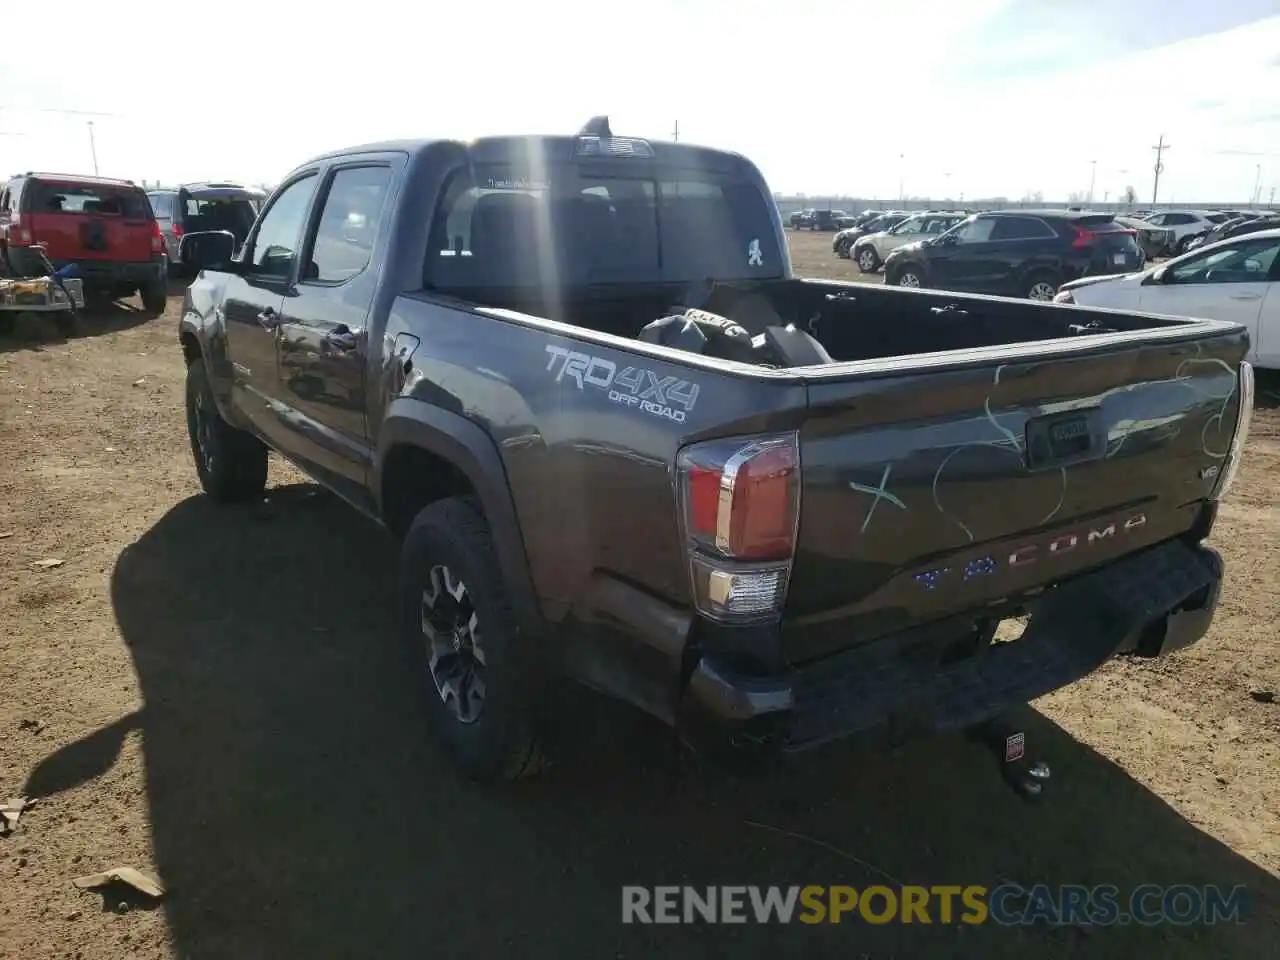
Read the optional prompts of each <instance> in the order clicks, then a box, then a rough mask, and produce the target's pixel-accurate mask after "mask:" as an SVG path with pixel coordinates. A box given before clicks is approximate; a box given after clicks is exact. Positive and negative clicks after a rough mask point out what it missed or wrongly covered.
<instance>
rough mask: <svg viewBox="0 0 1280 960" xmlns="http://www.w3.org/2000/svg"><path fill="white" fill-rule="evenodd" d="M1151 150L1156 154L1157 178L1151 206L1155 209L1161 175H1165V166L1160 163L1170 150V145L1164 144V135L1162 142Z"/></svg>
mask: <svg viewBox="0 0 1280 960" xmlns="http://www.w3.org/2000/svg"><path fill="white" fill-rule="evenodd" d="M1151 149H1152V150H1154V151H1155V152H1156V165H1155V173H1156V178H1155V181H1154V182H1153V183H1152V184H1151V206H1153V207H1154V206H1155V205H1156V198H1157V197H1158V196H1159V195H1160V174H1162V173H1164V164H1163V163H1161V162H1160V161H1161V159H1162V158H1163V157H1164V152H1165V151H1166V150H1168V149H1169V144H1167V143H1165V142H1164V134H1163V133H1162V134H1160V142H1159V143H1157V144H1156V145H1155V146H1154V147H1152V148H1151Z"/></svg>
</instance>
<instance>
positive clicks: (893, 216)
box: [831, 210, 907, 260]
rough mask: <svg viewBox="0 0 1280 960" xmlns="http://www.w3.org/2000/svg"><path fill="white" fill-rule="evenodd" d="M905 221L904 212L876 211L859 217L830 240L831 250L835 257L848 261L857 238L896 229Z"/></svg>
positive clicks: (905, 215) (905, 214)
mask: <svg viewBox="0 0 1280 960" xmlns="http://www.w3.org/2000/svg"><path fill="white" fill-rule="evenodd" d="M905 219H907V212H906V211H905V210H877V211H875V212H874V213H872V214H871V215H870V216H866V215H860V216H859V217H858V220H857V221H856V222H855V223H854V224H853V226H851V227H846V228H845V229H843V230H841V231H840V232H838V233H837V234H836V235H835V237H833V238H832V240H831V250H832V252H833V253H834V254H835V255H836V256H837V257H841V258H842V259H845V260H848V259H849V252H850V250H851V249H852V247H853V245H854V243H856V242H857V240H858V238H859V237H864V236H866V235H867V234H871V233H879V232H880V231H882V230H888V229H890V228H891V227H896V226H897V225H898V224H899V223H901V222H902V221H903V220H905Z"/></svg>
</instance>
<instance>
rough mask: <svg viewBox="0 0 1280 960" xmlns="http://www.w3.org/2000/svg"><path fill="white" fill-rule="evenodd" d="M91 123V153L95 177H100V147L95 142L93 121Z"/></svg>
mask: <svg viewBox="0 0 1280 960" xmlns="http://www.w3.org/2000/svg"><path fill="white" fill-rule="evenodd" d="M88 123H89V153H90V154H91V155H92V156H93V175H94V176H95V177H96V176H97V175H98V145H97V144H96V143H94V142H93V121H92V120H90V121H88Z"/></svg>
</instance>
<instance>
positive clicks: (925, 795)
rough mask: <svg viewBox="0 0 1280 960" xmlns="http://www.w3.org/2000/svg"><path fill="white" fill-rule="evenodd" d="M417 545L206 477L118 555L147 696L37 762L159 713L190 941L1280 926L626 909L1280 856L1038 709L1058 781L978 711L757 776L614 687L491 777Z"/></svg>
mask: <svg viewBox="0 0 1280 960" xmlns="http://www.w3.org/2000/svg"><path fill="white" fill-rule="evenodd" d="M394 556H395V551H394V549H393V547H392V544H391V543H390V541H389V539H388V537H387V536H386V534H384V533H382V532H381V531H380V530H378V529H377V528H376V527H374V526H373V525H372V524H370V523H369V522H367V521H366V520H364V519H363V518H361V517H359V516H358V515H356V514H355V513H354V512H353V511H351V510H350V509H349V508H347V507H346V506H345V505H343V504H341V503H339V502H337V501H335V500H334V499H332V498H331V497H329V496H328V495H326V494H323V493H319V492H317V491H316V489H315V488H313V487H310V486H306V485H298V486H289V487H282V488H278V489H275V490H273V491H271V492H270V494H269V496H268V498H267V500H266V501H265V502H264V503H263V504H261V505H259V506H255V507H253V508H249V509H245V510H226V509H220V508H217V507H215V506H214V505H213V504H212V503H210V502H209V501H208V500H206V499H204V498H202V497H196V498H192V499H189V500H186V501H184V502H182V503H180V504H178V505H177V506H175V507H174V508H173V509H172V510H171V511H170V512H169V513H168V514H167V515H166V516H165V517H164V518H163V519H161V520H160V521H159V523H157V524H156V525H155V526H154V527H153V528H152V529H151V530H150V531H148V532H147V534H146V535H145V536H143V537H142V538H141V539H140V540H139V541H138V542H137V543H135V544H133V545H132V546H130V547H129V548H127V549H126V550H125V551H124V552H123V553H122V555H121V556H120V558H119V561H118V564H117V566H116V568H115V570H114V574H113V577H112V599H113V602H114V606H115V612H116V616H117V618H118V620H119V624H120V628H121V630H122V633H123V636H124V639H125V641H126V643H127V644H128V646H129V648H130V651H131V652H132V655H133V658H134V662H135V665H136V669H137V673H138V676H139V678H140V681H141V684H142V688H143V694H144V697H145V707H144V708H143V710H142V711H141V712H140V713H139V714H138V715H135V716H132V717H127V718H124V719H122V720H120V721H117V723H116V724H114V725H113V726H112V727H109V728H107V729H105V730H103V731H99V732H98V733H96V734H94V735H92V736H91V737H89V738H87V740H85V741H82V742H81V743H79V744H75V745H72V746H70V747H67V748H65V749H63V750H62V751H59V752H58V753H56V754H54V755H52V756H50V757H49V758H47V759H46V760H45V761H43V762H42V764H41V765H40V766H39V768H37V769H36V770H35V771H34V772H33V774H32V777H31V783H30V785H29V786H30V790H31V792H32V793H34V794H35V795H40V794H43V793H48V792H50V791H51V790H57V789H65V788H67V787H69V786H71V785H73V784H74V783H76V782H79V781H81V780H83V779H85V778H87V777H91V776H94V775H96V774H97V773H99V772H101V770H102V769H105V768H106V767H107V766H109V765H110V763H111V762H113V760H114V756H115V754H116V752H117V751H118V750H119V747H120V741H121V739H122V737H123V736H124V735H125V733H126V732H127V731H128V730H130V729H132V728H133V727H134V726H135V725H137V726H140V727H141V729H142V731H143V736H144V749H145V756H146V776H147V789H148V795H149V802H150V806H151V819H152V824H153V831H154V836H153V841H154V849H155V855H156V860H157V863H158V866H159V869H160V871H161V875H162V877H163V880H164V881H165V883H166V884H167V885H168V886H169V887H170V888H171V890H172V895H171V897H170V898H169V899H168V900H167V901H166V905H165V910H166V914H167V919H168V922H169V924H170V927H171V931H172V936H173V942H174V944H175V953H176V955H180V956H183V957H192V958H204V957H216V958H225V957H238V958H259V957H261V958H268V957H379V958H388V960H390V958H398V957H420V956H425V955H428V954H429V955H431V956H446V957H457V956H472V957H485V956H499V955H519V956H557V957H594V958H598V957H623V956H626V957H633V956H635V957H648V956H663V957H702V956H711V955H716V956H728V955H733V956H738V957H744V958H751V957H757V956H762V957H763V956H768V957H770V958H776V957H777V956H780V955H781V956H788V955H795V956H799V955H804V956H809V957H825V956H834V957H841V958H846V960H847V958H851V957H860V956H870V957H886V956H897V957H904V956H909V957H915V956H947V957H964V956H975V957H984V958H993V957H1006V956H1007V957H1015V956H1016V957H1019V958H1020V960H1021V958H1025V957H1026V956H1028V950H1030V951H1031V955H1035V956H1045V955H1050V956H1065V955H1067V954H1069V953H1071V954H1074V953H1085V954H1089V955H1100V954H1101V955H1119V954H1124V955H1127V956H1145V955H1148V954H1151V955H1154V953H1152V951H1153V950H1158V951H1159V955H1160V956H1161V957H1162V958H1169V957H1183V956H1186V957H1192V956H1195V957H1207V956H1214V957H1244V956H1263V955H1266V954H1268V952H1269V951H1272V950H1273V949H1274V940H1272V939H1270V937H1271V936H1273V934H1274V929H1275V928H1274V926H1273V924H1274V922H1275V917H1274V914H1271V915H1269V916H1268V917H1258V916H1257V915H1256V914H1255V916H1254V917H1253V918H1252V919H1251V920H1250V921H1249V922H1247V923H1246V924H1244V925H1235V924H1226V925H1219V926H1216V927H1203V926H1200V927H1195V928H1178V927H1170V926H1164V927H1160V928H1156V929H1138V928H1109V929H1098V930H1093V931H1086V932H1082V931H1080V930H1075V929H1047V928H1045V927H1038V928H1034V929H1016V928H1015V929H1009V928H998V927H995V926H990V925H989V926H983V927H961V926H958V925H951V926H940V925H935V926H932V927H922V926H920V925H919V924H916V925H913V926H900V925H893V926H868V925H866V924H865V923H862V922H861V921H858V920H852V921H850V920H849V919H848V918H846V920H845V922H844V923H842V924H841V925H839V926H830V925H825V926H819V927H807V926H804V925H802V924H793V925H791V926H787V927H783V926H777V925H774V926H768V927H761V926H756V925H754V924H753V925H748V926H716V927H711V926H705V925H703V926H697V927H672V926H667V927H638V926H628V927H624V926H622V925H621V923H620V900H621V893H620V887H621V886H622V885H623V884H647V885H657V884H681V883H689V884H703V885H705V884H751V883H759V884H771V883H774V884H793V883H795V884H809V883H814V884H851V885H855V886H859V887H862V886H866V885H868V884H873V883H881V882H885V875H886V874H887V875H890V876H892V877H893V878H897V879H899V880H901V881H903V882H907V883H923V884H944V883H955V884H969V883H980V884H986V885H988V886H994V885H996V884H998V883H999V882H1001V881H1006V880H1013V881H1018V882H1021V883H1023V884H1032V883H1038V882H1045V883H1066V882H1072V883H1114V884H1117V885H1118V886H1120V887H1121V888H1122V889H1125V890H1128V889H1130V888H1132V887H1133V886H1135V885H1137V884H1140V883H1163V884H1172V883H1193V884H1207V883H1214V884H1222V885H1227V886H1230V885H1234V884H1244V885H1246V886H1247V887H1248V888H1249V891H1250V895H1251V898H1252V901H1253V902H1255V903H1257V902H1258V901H1269V902H1270V903H1274V902H1275V900H1276V895H1277V893H1278V892H1280V884H1278V883H1277V881H1276V880H1275V879H1274V878H1272V877H1271V876H1270V875H1268V874H1266V873H1264V872H1263V871H1262V870H1260V869H1258V868H1256V867H1255V866H1253V865H1252V864H1250V863H1249V862H1247V861H1245V860H1244V859H1242V858H1240V857H1238V856H1237V855H1235V854H1234V853H1232V852H1231V851H1230V850H1229V849H1228V848H1226V847H1225V846H1223V845H1222V844H1220V843H1218V842H1216V841H1215V840H1213V839H1211V838H1209V837H1208V836H1206V835H1205V834H1203V833H1202V832H1200V831H1199V830H1198V829H1197V828H1196V827H1194V826H1193V825H1191V824H1190V823H1188V822H1187V821H1185V820H1184V819H1183V818H1182V817H1180V816H1179V815H1178V814H1177V813H1175V812H1174V811H1173V810H1172V809H1171V808H1170V807H1168V806H1167V805H1166V804H1165V803H1164V802H1163V801H1162V800H1160V799H1159V798H1158V797H1156V796H1155V795H1153V794H1151V793H1150V792H1148V791H1147V790H1146V789H1144V788H1143V787H1142V786H1140V785H1139V784H1138V783H1136V782H1135V781H1133V780H1131V779H1130V778H1129V777H1128V776H1127V775H1126V774H1125V773H1124V772H1123V771H1121V770H1120V769H1119V768H1118V767H1116V766H1115V765H1113V764H1112V763H1110V762H1109V761H1108V760H1106V759H1104V758H1103V757H1101V756H1100V755H1098V754H1096V753H1094V752H1093V751H1092V750H1090V749H1089V748H1088V747H1086V746H1084V745H1082V744H1080V743H1077V742H1075V741H1074V740H1072V739H1071V738H1070V737H1068V736H1067V735H1066V734H1065V733H1063V732H1062V731H1061V730H1060V729H1059V728H1058V727H1056V726H1055V725H1053V724H1051V723H1049V722H1048V721H1046V720H1044V719H1043V718H1040V717H1038V715H1036V716H1034V717H1033V718H1032V720H1031V721H1030V725H1029V730H1030V734H1029V735H1030V737H1031V738H1032V742H1033V743H1038V745H1039V746H1041V747H1043V750H1044V752H1045V754H1046V755H1047V757H1048V758H1050V759H1051V760H1052V762H1053V764H1054V767H1055V776H1056V779H1057V781H1058V782H1056V783H1055V788H1057V790H1056V793H1055V795H1054V796H1053V797H1051V798H1049V799H1048V800H1047V801H1046V803H1045V804H1044V805H1041V806H1038V807H1037V806H1027V805H1024V804H1022V803H1021V802H1020V801H1018V800H1017V799H1016V798H1015V797H1014V796H1013V795H1012V794H1011V793H1010V792H1009V791H1008V790H1007V789H1006V788H1004V787H1003V785H1002V784H1001V783H1000V781H999V779H998V777H997V776H996V775H995V774H994V772H993V767H992V763H991V761H990V759H989V757H987V756H986V755H985V754H982V753H980V752H978V750H977V748H976V747H973V746H970V745H968V744H966V743H963V742H961V741H959V740H955V739H938V740H933V741H928V742H923V743H919V744H916V745H913V746H911V747H910V748H908V749H906V750H904V751H903V752H902V754H901V755H900V756H898V757H896V758H890V757H887V756H881V755H878V754H874V753H867V752H865V751H863V752H858V751H855V750H853V749H847V748H840V749H838V750H835V751H833V752H831V753H828V754H826V755H823V756H820V757H819V756H815V757H813V758H811V759H810V760H808V761H806V762H805V763H804V764H802V765H801V766H800V767H799V768H798V769H797V770H796V771H795V772H793V773H792V774H790V775H788V776H787V777H785V778H768V779H760V780H744V779H740V778H737V777H731V776H729V775H727V774H725V773H723V772H720V771H716V770H712V769H707V768H704V767H702V766H700V765H698V764H695V763H693V762H692V761H691V760H689V758H687V757H686V758H684V759H677V757H676V755H675V754H674V753H673V751H672V749H671V747H672V741H671V739H670V737H669V736H667V735H665V733H664V731H661V730H659V729H657V728H656V727H654V726H652V725H651V724H650V723H649V722H648V721H647V720H644V719H641V718H638V717H634V716H632V715H631V714H629V713H627V712H626V711H623V710H620V709H618V708H612V707H605V706H604V705H603V704H599V703H598V702H597V701H595V700H594V699H593V698H582V704H583V705H582V706H580V707H579V706H575V707H573V709H581V710H584V711H586V712H584V713H582V714H578V715H577V722H576V723H575V726H576V727H578V728H579V729H581V730H588V731H592V734H590V735H587V736H584V737H583V739H582V740H580V741H579V742H578V743H576V744H574V743H570V744H568V745H567V746H562V752H561V761H560V762H559V763H558V765H557V766H556V767H554V768H553V769H552V770H551V771H549V772H548V773H546V774H545V775H544V776H543V777H542V778H541V779H539V780H536V781H533V782H530V783H528V784H525V785H522V786H519V787H516V788H513V789H508V790H486V789H482V788H479V787H476V786H474V785H471V784H469V783H466V782H463V781H461V780H459V779H458V778H457V777H456V776H455V774H454V773H453V772H452V771H451V770H450V768H449V767H448V766H447V765H446V764H445V763H444V762H443V761H442V760H441V759H440V758H439V757H438V755H437V754H436V753H435V751H434V750H433V749H432V748H430V747H429V746H428V745H427V741H426V739H425V738H424V736H423V732H422V728H421V726H420V720H419V713H418V709H417V706H416V704H415V702H414V700H413V694H412V687H411V684H410V683H409V682H408V681H407V679H406V676H405V672H404V671H403V670H402V662H403V661H402V660H401V658H400V656H399V654H398V652H397V650H396V649H395V646H394V639H393V638H394V631H393V629H392V622H391V615H392V610H393V602H392V589H393V587H392V585H393V583H394V579H393V574H394ZM570 703H576V700H574V701H565V704H566V706H565V709H566V710H568V709H570V706H569V704H570ZM769 828H772V829H769ZM779 831H788V832H789V833H783V832H779ZM806 838H808V839H806ZM1270 909H1274V908H1273V907H1272V908H1270ZM1268 928H1269V929H1268ZM801 951H803V954H802V953H801ZM1135 951H1136V952H1135Z"/></svg>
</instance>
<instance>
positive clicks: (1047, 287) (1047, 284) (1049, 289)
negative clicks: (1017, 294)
mask: <svg viewBox="0 0 1280 960" xmlns="http://www.w3.org/2000/svg"><path fill="white" fill-rule="evenodd" d="M1057 292H1058V278H1057V277H1055V276H1053V275H1052V274H1049V273H1033V274H1032V275H1031V276H1030V277H1028V278H1027V282H1026V297H1027V299H1028V300H1039V301H1042V302H1043V301H1048V300H1052V299H1053V298H1054V296H1055V295H1056V294H1057Z"/></svg>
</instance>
